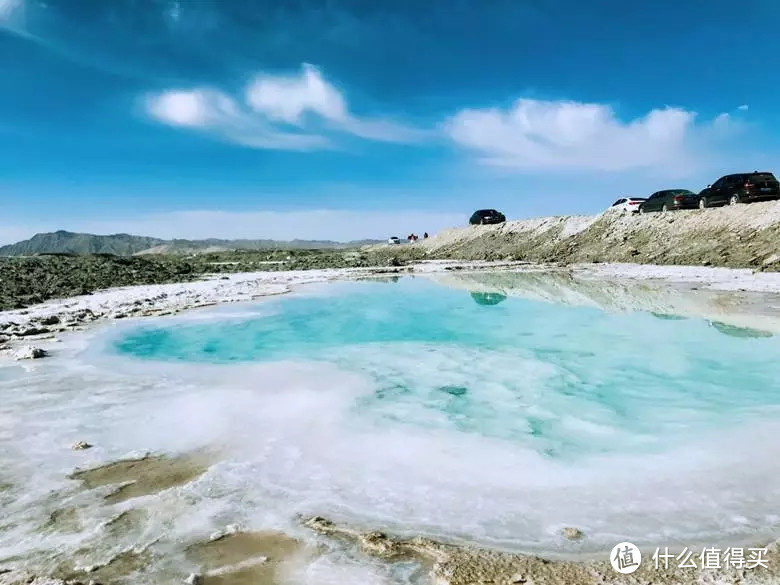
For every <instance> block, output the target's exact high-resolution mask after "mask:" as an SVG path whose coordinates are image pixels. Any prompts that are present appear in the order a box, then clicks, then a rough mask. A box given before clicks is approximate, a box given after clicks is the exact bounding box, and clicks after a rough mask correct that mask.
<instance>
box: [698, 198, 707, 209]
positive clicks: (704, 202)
mask: <svg viewBox="0 0 780 585" xmlns="http://www.w3.org/2000/svg"><path fill="white" fill-rule="evenodd" d="M699 209H707V198H706V197H702V198H701V199H699Z"/></svg>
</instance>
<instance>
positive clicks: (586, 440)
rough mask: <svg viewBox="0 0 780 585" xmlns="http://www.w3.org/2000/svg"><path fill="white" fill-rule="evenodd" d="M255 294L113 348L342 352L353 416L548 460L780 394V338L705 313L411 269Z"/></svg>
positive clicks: (194, 353)
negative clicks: (488, 441) (482, 288)
mask: <svg viewBox="0 0 780 585" xmlns="http://www.w3.org/2000/svg"><path fill="white" fill-rule="evenodd" d="M257 307H258V310H259V311H260V314H259V315H256V316H248V317H245V318H236V316H235V315H230V314H229V313H224V314H223V313H219V312H215V313H214V314H213V315H212V317H213V318H211V319H208V320H202V321H194V322H187V321H184V322H177V323H171V324H163V322H162V321H160V322H158V323H159V324H158V325H155V326H141V327H135V328H133V329H130V330H128V331H126V332H125V333H124V334H123V335H122V336H121V337H120V338H119V339H118V340H116V341H115V343H114V349H115V351H117V352H119V353H120V354H123V355H125V356H130V357H132V358H135V359H141V360H155V361H175V362H184V363H210V364H224V365H225V366H226V367H229V366H230V365H231V364H232V365H234V366H236V367H238V366H240V365H242V364H251V363H257V362H266V363H267V362H281V361H286V362H307V363H309V362H314V363H318V362H319V363H327V364H331V365H336V366H337V367H338V368H339V369H341V370H343V371H345V372H352V373H357V374H360V375H361V376H364V377H365V378H366V379H367V380H369V381H370V384H369V388H370V391H367V392H363V393H362V394H361V395H360V396H358V397H356V398H355V399H354V400H353V402H352V406H351V411H350V412H351V416H352V418H353V420H355V421H359V422H361V421H362V422H363V423H365V424H366V425H373V426H374V427H375V428H377V429H378V430H379V431H381V429H403V428H411V427H414V428H417V429H429V430H432V431H441V432H450V433H452V432H454V433H458V435H462V436H469V435H473V436H481V437H489V438H493V439H499V440H502V441H506V442H507V443H509V444H516V445H522V446H523V447H525V448H528V449H531V450H533V451H535V452H537V453H539V454H541V455H542V456H545V457H550V458H553V459H557V460H566V459H570V460H575V459H578V458H580V457H583V456H587V455H596V454H603V453H617V452H636V451H637V449H641V450H645V451H647V452H652V451H654V450H662V449H665V448H668V447H669V445H670V444H672V443H673V442H684V441H686V440H689V439H691V438H692V437H694V436H698V435H699V434H700V433H701V432H703V431H704V432H708V431H709V432H715V431H725V430H727V429H729V428H731V427H734V428H736V427H738V426H740V425H744V424H745V422H746V421H749V420H757V419H760V418H761V417H764V416H769V413H771V412H775V411H774V410H772V407H775V406H780V378H778V377H777V376H776V371H777V370H776V363H777V357H778V356H779V355H780V340H778V338H776V337H771V336H770V337H767V336H762V335H759V334H757V333H754V332H751V331H749V330H739V329H736V328H733V327H729V326H723V325H720V324H715V325H714V326H713V325H712V324H710V323H708V322H706V321H701V320H695V319H677V318H669V317H670V316H668V315H662V314H651V313H641V312H635V313H621V314H610V313H605V312H603V311H601V310H598V309H594V308H583V307H572V306H565V305H558V304H552V303H544V302H537V301H531V300H527V299H522V298H515V297H508V298H507V297H504V296H503V295H499V294H488V295H485V294H481V293H469V292H468V291H462V290H455V289H449V288H445V287H442V286H439V285H437V284H434V283H432V282H430V281H427V280H421V279H414V278H405V279H401V280H399V281H397V282H389V283H388V282H353V283H336V284H329V285H327V286H324V287H321V288H319V289H316V290H315V291H313V292H312V293H308V294H294V295H289V296H284V297H278V298H275V299H271V300H265V301H263V302H262V303H260V304H259V305H257ZM671 317H673V316H671ZM312 385H313V386H315V387H316V386H317V382H316V380H314V381H312ZM322 391H323V392H331V393H333V395H334V396H335V395H336V394H337V393H339V388H338V387H332V386H326V387H323V388H322ZM379 431H378V432H379Z"/></svg>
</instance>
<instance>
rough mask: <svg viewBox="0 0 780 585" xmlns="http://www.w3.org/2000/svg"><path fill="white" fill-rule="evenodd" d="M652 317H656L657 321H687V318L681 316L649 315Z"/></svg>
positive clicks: (666, 314) (653, 313) (667, 314)
mask: <svg viewBox="0 0 780 585" xmlns="http://www.w3.org/2000/svg"><path fill="white" fill-rule="evenodd" d="M650 314H651V315H652V316H653V317H656V318H657V319H666V320H667V321H681V320H683V319H687V318H688V317H683V316H682V315H670V314H669V313H655V312H651V313H650Z"/></svg>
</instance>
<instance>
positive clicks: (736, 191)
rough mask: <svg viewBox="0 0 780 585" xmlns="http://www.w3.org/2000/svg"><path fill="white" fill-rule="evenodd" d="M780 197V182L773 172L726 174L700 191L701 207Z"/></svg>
mask: <svg viewBox="0 0 780 585" xmlns="http://www.w3.org/2000/svg"><path fill="white" fill-rule="evenodd" d="M778 198H780V183H778V182H777V179H776V178H775V176H774V175H773V174H772V173H760V172H758V171H753V172H752V173H738V174H735V175H726V176H725V177H721V178H720V179H718V180H717V181H715V182H714V183H713V184H712V185H708V186H707V188H706V189H704V190H703V191H702V192H701V193H699V207H700V208H701V209H704V208H706V207H715V206H716V205H726V204H728V205H736V204H737V203H750V202H751V201H763V200H766V199H778Z"/></svg>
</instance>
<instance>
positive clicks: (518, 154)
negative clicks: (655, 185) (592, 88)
mask: <svg viewBox="0 0 780 585" xmlns="http://www.w3.org/2000/svg"><path fill="white" fill-rule="evenodd" d="M727 123H728V116H726V117H723V116H721V117H719V118H718V119H716V120H714V121H712V122H710V123H709V124H703V125H697V124H696V114H695V113H694V112H691V111H687V110H684V109H680V108H664V109H655V110H652V111H650V112H649V113H647V114H646V115H645V116H643V117H641V118H637V119H634V120H630V121H622V120H620V119H619V118H618V117H617V115H616V113H615V111H614V110H613V109H612V108H611V107H610V106H608V105H603V104H594V103H582V102H576V101H544V100H533V99H519V100H517V101H515V102H514V104H513V105H512V106H511V107H510V108H508V109H499V108H486V109H465V110H461V111H460V112H458V113H457V114H456V115H455V116H453V117H452V118H450V119H449V120H448V121H447V122H446V123H445V125H444V131H445V132H446V133H447V135H448V136H449V137H450V138H451V139H452V140H453V141H454V143H455V144H456V145H458V146H460V147H463V148H465V149H467V150H469V151H470V152H472V153H474V154H476V156H477V157H478V159H479V161H480V162H482V163H484V164H487V165H495V166H500V167H508V168H514V169H519V170H525V171H544V170H555V171H558V170H567V171H568V170H574V171H626V170H632V169H640V168H648V169H656V170H657V169H664V170H668V171H679V170H680V169H682V168H693V167H694V166H695V165H696V164H697V163H698V162H699V161H698V156H699V154H700V147H701V146H702V141H701V140H700V139H699V138H700V134H701V133H706V132H707V131H710V130H713V129H716V128H717V127H720V126H722V125H723V124H727ZM710 137H711V135H710Z"/></svg>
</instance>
